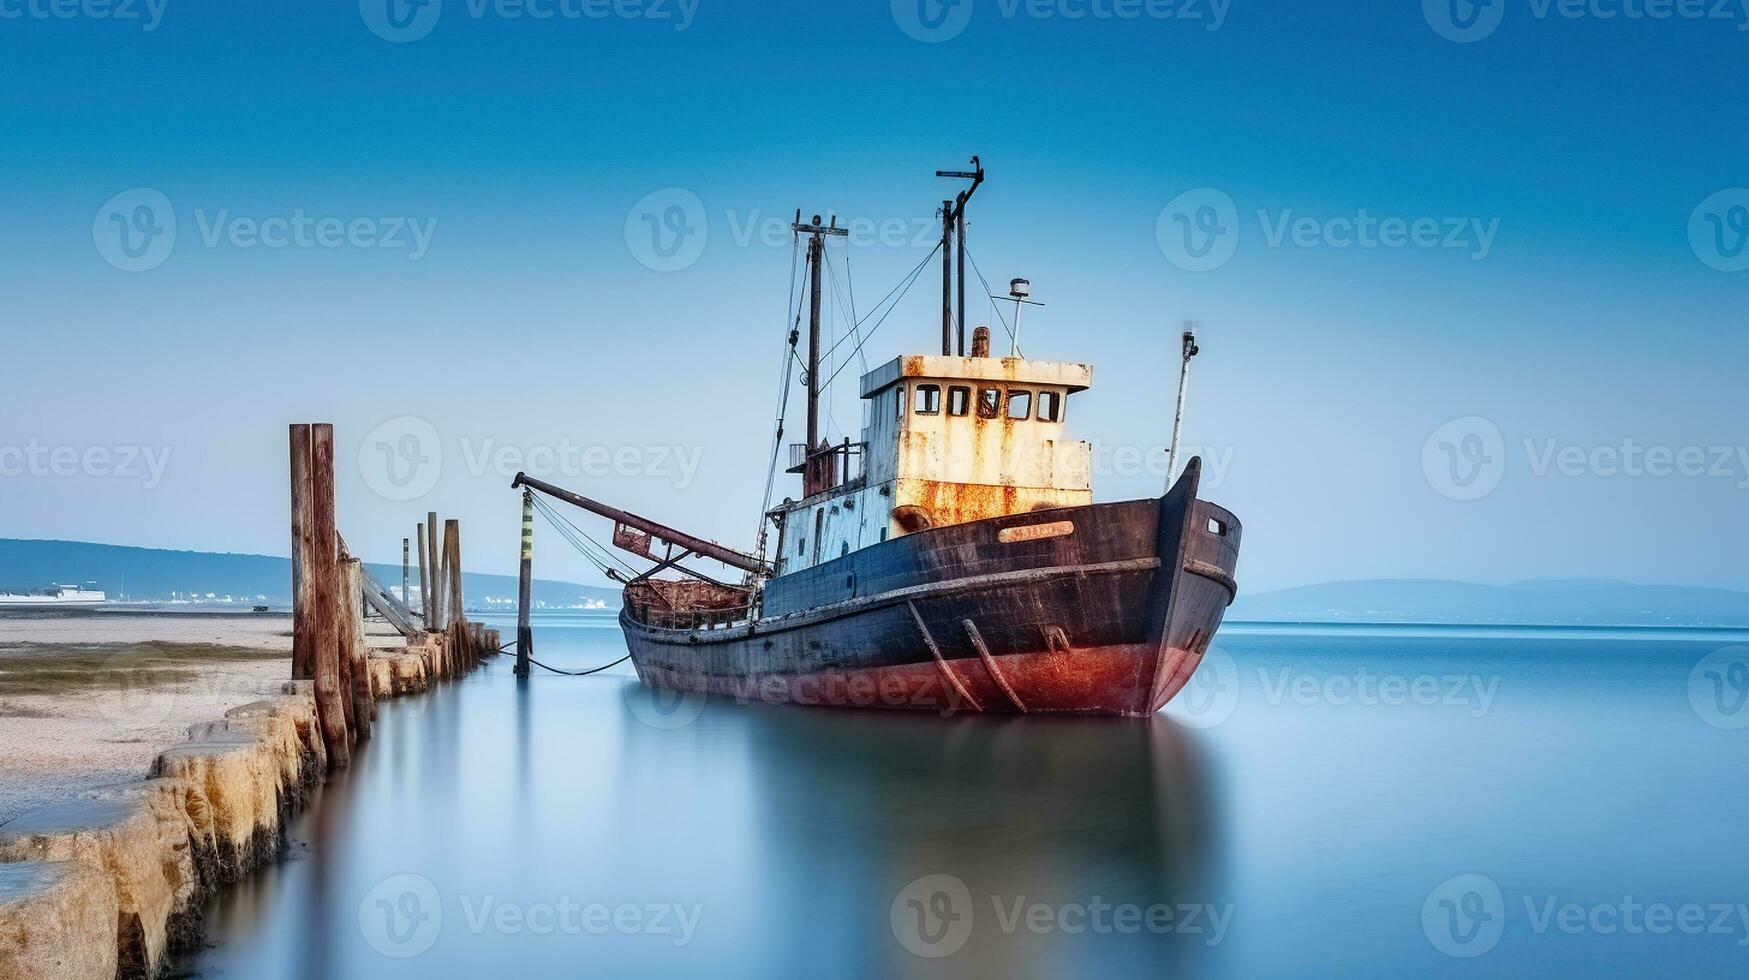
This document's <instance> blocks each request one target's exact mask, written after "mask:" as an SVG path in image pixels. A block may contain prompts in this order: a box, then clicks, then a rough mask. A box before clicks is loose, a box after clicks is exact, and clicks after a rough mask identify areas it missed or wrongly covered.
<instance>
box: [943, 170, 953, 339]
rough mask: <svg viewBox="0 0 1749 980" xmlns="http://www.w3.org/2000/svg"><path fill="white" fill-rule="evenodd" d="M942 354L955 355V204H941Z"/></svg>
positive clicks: (944, 202)
mask: <svg viewBox="0 0 1749 980" xmlns="http://www.w3.org/2000/svg"><path fill="white" fill-rule="evenodd" d="M941 353H942V355H943V356H946V355H948V354H952V353H953V202H952V201H943V202H941Z"/></svg>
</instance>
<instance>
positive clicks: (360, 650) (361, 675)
mask: <svg viewBox="0 0 1749 980" xmlns="http://www.w3.org/2000/svg"><path fill="white" fill-rule="evenodd" d="M340 583H341V592H342V594H343V596H344V599H343V605H344V606H345V607H346V609H347V613H346V615H343V616H342V617H341V619H340V643H339V654H340V658H341V662H342V663H343V664H344V665H345V670H344V673H345V675H346V682H345V684H344V685H343V686H342V691H343V692H344V696H345V697H347V698H350V699H351V702H352V712H351V714H350V715H349V721H350V722H351V731H352V735H353V740H354V741H355V742H356V741H358V740H360V739H366V738H369V737H370V719H371V714H372V712H373V711H374V710H375V702H374V701H373V700H372V698H371V694H370V665H369V663H368V662H367V656H368V647H367V645H366V644H365V639H364V616H363V613H362V612H361V610H362V604H363V596H364V565H363V563H362V562H360V561H359V560H358V559H357V558H347V559H345V560H344V561H342V562H341V563H340Z"/></svg>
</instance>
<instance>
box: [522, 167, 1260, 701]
mask: <svg viewBox="0 0 1749 980" xmlns="http://www.w3.org/2000/svg"><path fill="white" fill-rule="evenodd" d="M973 162H974V164H976V158H974V161H973ZM944 176H961V177H966V178H971V179H972V184H971V187H970V189H969V190H967V191H965V192H962V193H961V194H960V195H959V197H958V199H957V200H955V201H944V202H943V207H942V219H943V220H942V229H943V230H942V242H941V245H940V251H941V253H942V256H943V292H942V295H943V304H942V305H943V317H942V350H941V352H940V353H939V354H933V353H932V354H914V355H904V356H900V357H896V358H894V359H893V360H890V361H888V362H886V363H884V364H882V365H880V366H879V367H876V368H874V369H872V370H870V371H868V372H867V373H866V374H864V375H863V377H862V382H861V386H860V394H861V397H862V399H863V400H864V402H865V403H866V406H867V408H866V412H865V418H866V423H865V425H864V426H863V427H862V430H861V438H860V439H859V440H857V441H855V442H852V441H850V440H849V439H848V438H845V439H843V440H842V441H840V442H838V443H836V444H833V443H829V442H827V441H825V440H824V439H822V437H821V433H820V402H821V389H822V384H821V373H822V372H821V370H820V360H821V354H822V343H821V336H820V303H821V299H820V297H821V269H822V265H823V262H824V259H825V248H826V240H827V238H828V237H830V236H832V235H835V234H841V233H842V229H839V228H837V227H836V221H833V222H832V223H831V224H825V225H823V224H822V223H821V219H820V218H819V217H818V216H816V217H815V218H814V220H813V221H812V222H803V221H801V219H800V215H799V214H798V216H797V221H796V222H795V225H794V230H795V234H796V236H797V237H798V242H805V246H806V252H807V259H806V269H807V277H806V281H807V283H808V295H809V303H808V308H809V311H808V328H807V351H806V358H807V361H806V366H807V370H806V373H805V375H804V377H803V379H802V380H803V382H804V384H805V388H806V393H807V411H808V420H807V440H806V442H804V443H801V444H799V445H795V446H792V447H791V456H790V463H791V466H790V468H789V470H788V472H789V473H791V474H795V475H798V476H799V477H800V478H801V487H800V496H799V497H796V498H793V499H785V500H784V501H783V502H782V503H781V504H779V505H777V506H775V507H771V508H770V509H769V510H768V511H767V512H766V518H767V520H768V522H769V523H768V524H764V525H762V534H761V544H760V546H759V547H758V548H756V549H755V550H754V551H753V552H751V553H749V552H745V551H740V550H736V549H733V548H728V547H725V546H723V545H720V544H717V543H715V542H712V541H707V540H705V539H702V538H699V537H695V536H692V535H689V534H686V533H684V532H681V531H678V530H676V529H674V528H671V527H668V526H666V525H663V524H660V523H657V522H655V521H651V520H649V519H647V518H643V517H641V516H639V515H636V514H632V513H629V512H627V511H624V510H620V509H618V508H614V507H611V506H608V505H606V504H603V503H600V502H598V501H594V500H591V499H589V498H587V497H583V496H581V495H579V494H575V493H572V492H570V491H568V490H565V489H563V488H560V487H557V486H554V485H552V484H550V483H546V482H545V481H542V480H539V479H535V478H533V477H529V476H527V475H525V474H518V476H517V478H516V480H515V481H514V484H513V485H514V486H517V487H521V488H524V520H525V524H524V533H525V542H526V540H527V535H528V533H529V528H530V524H531V522H532V519H531V516H530V508H531V506H532V505H533V503H534V502H535V498H534V496H533V493H532V491H538V492H540V493H541V494H543V495H546V496H550V497H552V498H555V499H558V500H562V501H565V502H568V503H571V504H574V505H576V506H579V507H582V508H585V509H587V510H589V511H592V512H594V513H596V514H599V515H602V516H604V517H606V518H608V519H609V520H611V521H613V522H614V533H613V543H614V545H615V546H617V547H618V548H621V549H623V550H626V551H629V552H631V553H633V554H636V555H638V556H640V557H642V558H645V559H647V560H648V561H650V562H651V563H653V567H652V568H650V569H649V570H648V571H645V572H642V573H639V574H635V575H629V576H627V575H621V576H619V577H620V578H622V580H623V581H624V583H625V592H624V607H623V609H622V610H621V612H620V617H619V621H620V625H621V627H622V628H623V630H624V632H625V637H626V642H627V644H628V646H629V648H630V653H631V659H632V662H633V663H634V664H635V666H636V669H637V672H638V676H639V677H640V678H642V680H643V682H644V683H646V684H650V685H656V686H661V687H668V688H675V689H679V690H683V691H696V692H705V693H710V694H721V695H728V696H732V697H735V698H740V699H757V700H765V701H782V702H793V703H799V704H810V705H836V706H855V707H887V708H917V709H927V710H936V711H942V712H952V711H982V712H1020V713H1056V714H1104V715H1125V716H1146V715H1151V714H1153V713H1154V712H1155V711H1158V710H1159V709H1160V708H1161V706H1163V705H1164V704H1165V703H1166V702H1167V701H1169V700H1170V699H1171V698H1172V696H1173V695H1174V694H1176V693H1177V692H1178V691H1179V690H1180V689H1181V688H1183V687H1184V685H1185V684H1186V683H1187V682H1188V681H1189V680H1190V676H1191V674H1192V672H1193V671H1195V670H1196V668H1197V665H1198V664H1199V663H1200V662H1201V660H1202V657H1203V654H1204V652H1205V651H1206V650H1207V648H1208V645H1209V642H1210V639H1211V638H1212V637H1213V636H1214V633H1215V630H1216V628H1217V627H1219V626H1220V623H1221V617H1222V616H1223V614H1224V613H1225V611H1226V607H1227V605H1228V603H1229V602H1231V601H1232V599H1233V597H1234V594H1235V591H1236V585H1235V583H1234V578H1233V575H1234V568H1235V565H1236V563H1237V560H1238V553H1239V531H1240V528H1239V522H1238V521H1237V520H1236V519H1235V518H1234V517H1233V515H1232V514H1230V513H1228V512H1227V511H1226V510H1223V509H1222V508H1220V507H1218V506H1216V505H1214V504H1212V503H1209V502H1208V501H1205V500H1202V499H1200V498H1198V496H1197V484H1198V481H1199V477H1200V474H1201V465H1200V461H1199V460H1198V459H1195V458H1192V459H1190V460H1189V461H1188V463H1187V464H1186V465H1185V466H1184V467H1183V472H1182V473H1181V474H1180V475H1179V476H1178V477H1177V479H1176V481H1175V482H1173V483H1172V484H1171V486H1170V488H1169V489H1167V490H1166V492H1165V494H1164V495H1163V496H1161V497H1159V498H1154V499H1143V500H1129V501H1123V502H1118V503H1094V502H1093V494H1092V487H1091V484H1090V472H1091V469H1092V467H1091V455H1092V453H1091V447H1090V446H1089V444H1088V443H1086V442H1078V441H1072V440H1070V439H1068V438H1066V431H1065V426H1066V419H1067V417H1068V409H1069V405H1070V402H1071V401H1072V400H1078V399H1080V398H1084V397H1086V395H1085V392H1087V391H1088V389H1089V388H1090V387H1091V385H1092V370H1091V368H1089V367H1088V366H1087V365H1085V364H1075V363H1063V362H1054V361H1039V360H1030V359H1026V358H1024V357H1021V356H1019V349H1018V343H1016V344H1015V345H1014V354H1015V356H1010V357H994V356H991V354H990V351H989V339H988V338H989V334H988V330H987V328H983V327H980V328H978V330H977V331H975V332H974V335H973V338H972V343H971V345H970V349H969V350H967V349H966V346H965V335H964V324H965V314H964V282H965V280H964V270H965V262H964V258H963V248H964V239H963V219H964V212H965V205H966V201H967V200H968V199H969V198H970V196H971V191H972V190H975V189H976V187H977V186H978V184H979V183H981V182H982V180H983V170H982V168H981V167H980V168H978V169H977V170H975V171H974V172H969V173H960V172H956V173H954V174H948V175H944ZM956 230H957V232H958V234H959V235H960V239H959V247H960V254H961V259H960V278H959V285H960V290H959V297H960V299H959V306H960V314H959V318H958V324H959V327H960V329H959V330H958V331H957V339H958V346H957V351H956V345H955V339H956V331H955V330H954V318H953V316H952V304H951V298H952V292H951V290H952V283H953V270H952V265H951V261H952V255H953V253H954V241H953V239H954V236H955V234H956ZM924 261H925V262H927V261H929V259H925V260H924ZM1021 282H1024V280H1018V281H1017V284H1018V283H1021ZM1023 296H1024V293H1023V292H1022V290H1020V289H1018V288H1017V289H1016V291H1015V295H1014V297H1013V298H1014V299H1015V300H1016V310H1017V312H1018V309H1019V305H1020V302H1021V301H1022V300H1023ZM799 307H800V304H799V302H798V303H796V304H795V308H796V309H797V312H798V320H799ZM786 326H787V323H786ZM799 334H800V330H799V329H797V330H791V331H790V332H789V342H790V344H791V346H792V347H793V346H795V345H797V344H798V342H799V336H798V335H799ZM1194 353H1195V347H1194V345H1193V342H1192V340H1191V338H1190V336H1189V334H1186V338H1185V348H1184V356H1185V361H1184V364H1185V365H1188V360H1189V357H1190V356H1191V355H1193V354H1194ZM798 357H799V355H798ZM1182 390H1183V382H1182V376H1181V378H1180V409H1181V410H1182ZM1176 428H1177V426H1176V423H1175V424H1174V430H1175V432H1174V443H1173V445H1174V450H1173V453H1174V455H1176V440H1177V436H1176ZM778 432H779V435H778V439H779V440H780V441H779V444H780V445H781V438H782V426H781V421H780V423H779V429H778ZM774 469H775V467H774ZM767 503H768V504H769V495H768V498H767ZM543 506H544V503H543ZM765 528H769V529H770V530H773V531H775V544H774V546H771V547H769V548H768V543H769V540H768V538H767V536H766V535H765V534H764V533H763V529H765ZM695 558H702V559H709V560H713V561H716V562H720V563H722V564H724V565H727V566H729V567H731V568H734V569H737V570H739V571H740V572H741V573H742V575H741V577H740V579H739V580H738V581H724V580H721V579H720V578H715V577H709V576H706V575H705V574H703V573H702V572H699V571H698V570H696V569H694V568H691V567H688V566H686V565H684V564H682V562H684V561H687V560H689V559H695ZM664 576H667V577H664ZM519 640H520V641H521V642H522V643H523V647H522V649H523V650H525V651H526V650H527V648H528V644H529V643H530V642H531V641H530V640H529V638H528V636H527V635H526V632H525V633H524V634H523V635H521V636H519Z"/></svg>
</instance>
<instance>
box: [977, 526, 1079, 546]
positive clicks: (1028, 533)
mask: <svg viewBox="0 0 1749 980" xmlns="http://www.w3.org/2000/svg"><path fill="white" fill-rule="evenodd" d="M1074 533H1075V522H1074V521H1052V522H1050V523H1049V524H1025V525H1022V526H1020V527H1005V528H1003V529H1002V530H1000V531H997V532H996V540H998V541H1000V542H1002V543H1003V544H1013V543H1014V542H1016V541H1039V540H1042V539H1044V538H1061V537H1066V536H1068V535H1071V534H1074Z"/></svg>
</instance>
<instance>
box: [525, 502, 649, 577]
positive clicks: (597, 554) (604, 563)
mask: <svg viewBox="0 0 1749 980" xmlns="http://www.w3.org/2000/svg"><path fill="white" fill-rule="evenodd" d="M533 499H534V506H535V510H537V511H539V512H540V515H541V516H542V517H544V518H546V520H547V523H549V524H551V525H552V526H553V529H554V530H556V531H558V532H559V536H560V537H562V538H564V539H565V541H566V543H567V544H569V545H571V547H573V548H576V549H577V551H578V553H579V554H581V555H582V556H583V557H584V558H586V559H588V560H589V562H590V563H591V564H593V565H594V566H595V567H596V568H598V569H600V570H601V572H602V574H604V575H607V576H608V577H610V578H611V577H613V576H614V575H615V574H616V573H617V570H616V569H614V568H613V567H612V565H610V564H609V563H610V562H611V563H612V564H617V565H619V566H620V568H622V569H624V570H625V571H626V572H629V573H631V574H633V575H636V574H637V570H636V569H634V568H632V566H630V565H628V564H626V562H625V561H623V560H622V559H621V558H620V557H619V556H618V555H616V554H614V553H613V552H612V551H610V550H609V549H607V548H606V547H604V546H603V545H602V544H601V542H599V541H597V540H595V539H594V538H592V537H590V536H589V532H587V531H585V530H583V529H582V528H580V527H578V526H577V525H576V524H574V523H572V522H571V520H570V518H567V517H566V516H565V515H563V514H561V513H559V512H558V510H557V509H556V508H554V507H553V505H552V504H550V503H547V502H546V501H545V500H543V499H542V498H541V497H540V496H539V495H538V494H537V495H536V496H535V497H534V498H533ZM592 549H593V550H592Z"/></svg>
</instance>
